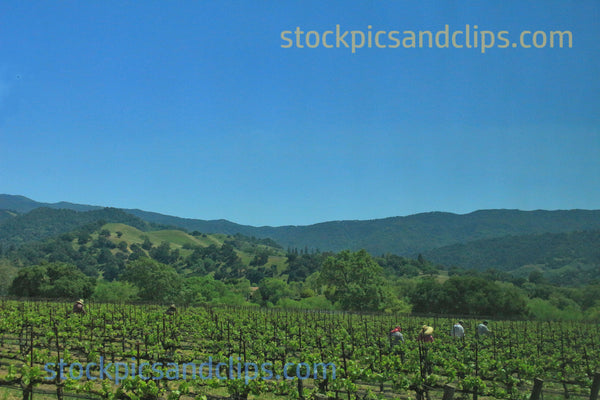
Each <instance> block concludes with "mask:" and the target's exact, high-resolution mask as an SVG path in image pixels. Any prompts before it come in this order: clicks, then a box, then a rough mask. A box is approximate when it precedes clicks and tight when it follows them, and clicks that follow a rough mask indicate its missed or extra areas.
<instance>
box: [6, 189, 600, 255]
mask: <svg viewBox="0 0 600 400" xmlns="http://www.w3.org/2000/svg"><path fill="white" fill-rule="evenodd" d="M36 204H37V205H38V206H42V205H46V206H49V207H53V208H59V207H66V208H70V209H77V210H83V209H94V208H96V207H95V206H86V205H76V204H71V203H55V204H45V203H36V202H34V201H33V200H30V199H27V198H25V197H22V196H10V195H0V210H1V209H7V210H17V211H19V210H31V209H33V208H34V207H35V205H36ZM123 211H125V212H126V213H129V214H132V215H135V216H137V217H139V218H140V219H142V220H144V221H147V222H151V223H157V224H161V225H168V226H176V227H179V228H183V229H186V230H188V231H190V232H191V231H199V232H204V233H222V234H229V235H233V234H236V233H241V234H243V235H245V236H254V237H258V238H271V239H273V240H274V241H276V242H277V243H279V244H281V245H282V246H284V247H292V248H308V249H311V250H320V251H340V250H344V249H350V250H360V249H366V250H367V251H368V252H370V253H371V254H386V253H392V254H398V255H402V256H406V257H417V256H418V254H419V253H424V252H429V251H431V250H433V249H436V248H439V247H443V246H449V245H453V244H461V243H463V244H464V243H467V242H470V241H474V240H482V239H491V238H498V237H503V236H508V235H513V236H521V235H532V234H544V233H568V232H574V231H591V230H600V211H598V210H557V211H543V210H537V211H519V210H481V211H475V212H472V213H469V214H464V215H459V214H452V213H445V212H431V213H422V214H415V215H410V216H406V217H390V218H384V219H375V220H367V221H330V222H323V223H318V224H314V225H308V226H280V227H266V226H265V227H253V226H247V225H239V224H236V223H233V222H230V221H227V220H214V221H205V220H198V219H189V218H179V217H173V216H168V215H162V214H158V213H153V212H147V211H142V210H123ZM19 212H25V211H19ZM0 218H1V217H0ZM0 221H1V219H0ZM0 223H1V222H0ZM53 229H54V228H53ZM0 237H2V233H1V232H0Z"/></svg>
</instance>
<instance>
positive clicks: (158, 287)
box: [121, 258, 182, 302]
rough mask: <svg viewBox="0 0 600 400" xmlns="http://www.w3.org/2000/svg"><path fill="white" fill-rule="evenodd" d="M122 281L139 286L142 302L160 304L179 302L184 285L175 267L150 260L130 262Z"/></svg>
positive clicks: (142, 259)
mask: <svg viewBox="0 0 600 400" xmlns="http://www.w3.org/2000/svg"><path fill="white" fill-rule="evenodd" d="M121 279H123V280H126V281H128V282H131V283H133V284H134V285H135V286H137V287H138V289H139V292H138V295H139V296H140V298H141V299H142V300H153V301H158V302H172V301H177V300H178V296H179V292H180V291H181V285H182V280H181V277H180V276H179V275H178V274H177V271H175V269H174V268H173V267H171V266H169V265H165V264H162V263H159V262H158V261H156V260H151V259H149V258H140V259H137V260H135V261H132V262H129V263H128V264H127V266H126V268H125V272H123V274H122V276H121Z"/></svg>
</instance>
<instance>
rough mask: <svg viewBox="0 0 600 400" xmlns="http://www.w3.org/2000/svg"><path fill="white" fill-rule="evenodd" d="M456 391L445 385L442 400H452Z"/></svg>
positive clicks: (452, 387)
mask: <svg viewBox="0 0 600 400" xmlns="http://www.w3.org/2000/svg"><path fill="white" fill-rule="evenodd" d="M455 391H456V388H455V387H454V386H452V385H445V386H444V397H442V400H452V399H453V398H454V392H455Z"/></svg>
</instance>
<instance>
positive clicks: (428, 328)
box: [422, 325, 433, 335]
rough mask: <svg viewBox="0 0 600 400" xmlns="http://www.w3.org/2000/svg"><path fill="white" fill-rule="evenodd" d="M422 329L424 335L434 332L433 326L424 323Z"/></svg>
mask: <svg viewBox="0 0 600 400" xmlns="http://www.w3.org/2000/svg"><path fill="white" fill-rule="evenodd" d="M422 330H423V334H424V335H431V334H432V333H433V328H432V327H431V326H427V325H423V328H422Z"/></svg>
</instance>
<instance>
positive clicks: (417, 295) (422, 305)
mask: <svg viewBox="0 0 600 400" xmlns="http://www.w3.org/2000/svg"><path fill="white" fill-rule="evenodd" d="M410 300H411V303H412V304H413V307H414V311H417V312H429V313H442V314H445V313H449V314H456V315H494V316H523V315H525V312H526V310H525V305H526V298H525V296H524V295H523V294H522V293H521V291H519V289H517V288H516V287H514V286H511V285H505V286H500V285H499V284H498V283H495V282H491V281H488V280H485V279H483V278H480V277H472V276H453V277H451V278H450V279H448V280H447V281H445V282H444V283H439V282H437V281H435V280H434V279H424V280H423V281H422V282H420V283H418V284H417V286H416V287H415V289H414V291H413V292H412V293H411V294H410Z"/></svg>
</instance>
